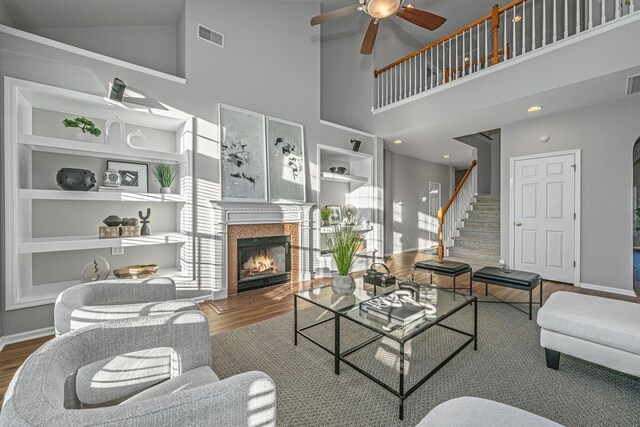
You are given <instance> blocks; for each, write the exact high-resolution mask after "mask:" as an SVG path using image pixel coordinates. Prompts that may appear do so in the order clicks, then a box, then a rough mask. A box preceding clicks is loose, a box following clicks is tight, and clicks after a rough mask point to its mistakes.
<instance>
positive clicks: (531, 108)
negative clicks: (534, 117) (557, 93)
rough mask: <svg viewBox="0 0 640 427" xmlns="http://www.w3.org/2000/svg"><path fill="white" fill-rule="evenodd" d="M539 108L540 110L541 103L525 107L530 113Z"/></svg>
mask: <svg viewBox="0 0 640 427" xmlns="http://www.w3.org/2000/svg"><path fill="white" fill-rule="evenodd" d="M540 110H542V106H541V105H534V106H533V107H529V108H527V111H528V112H530V113H535V112H536V111H540Z"/></svg>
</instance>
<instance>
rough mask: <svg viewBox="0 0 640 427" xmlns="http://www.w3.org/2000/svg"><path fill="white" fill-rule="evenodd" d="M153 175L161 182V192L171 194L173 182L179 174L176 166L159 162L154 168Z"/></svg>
mask: <svg viewBox="0 0 640 427" xmlns="http://www.w3.org/2000/svg"><path fill="white" fill-rule="evenodd" d="M153 175H155V177H156V179H157V180H158V183H159V184H160V194H170V193H171V184H173V181H174V180H175V179H176V175H177V171H176V167H175V166H173V165H168V164H166V163H157V164H156V165H155V166H154V168H153Z"/></svg>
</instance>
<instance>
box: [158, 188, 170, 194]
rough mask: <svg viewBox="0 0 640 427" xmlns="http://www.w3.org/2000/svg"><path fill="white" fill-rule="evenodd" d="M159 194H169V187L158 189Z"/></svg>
mask: <svg viewBox="0 0 640 427" xmlns="http://www.w3.org/2000/svg"><path fill="white" fill-rule="evenodd" d="M160 194H171V187H160Z"/></svg>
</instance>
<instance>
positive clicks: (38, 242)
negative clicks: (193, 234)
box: [18, 233, 189, 254]
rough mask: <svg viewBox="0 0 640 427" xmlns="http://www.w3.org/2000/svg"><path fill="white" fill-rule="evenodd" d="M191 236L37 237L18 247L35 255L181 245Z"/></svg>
mask: <svg viewBox="0 0 640 427" xmlns="http://www.w3.org/2000/svg"><path fill="white" fill-rule="evenodd" d="M188 239H189V236H187V235H184V234H181V233H153V234H152V235H151V236H140V237H126V238H120V239H99V238H98V236H96V235H94V236H64V237H37V238H32V239H29V240H25V241H23V242H21V243H20V244H19V245H18V253H20V254H35V253H42V252H61V251H75V250H84V249H104V248H120V247H131V246H148V245H167V244H179V243H184V242H186V241H188Z"/></svg>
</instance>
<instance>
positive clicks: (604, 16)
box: [600, 0, 607, 24]
mask: <svg viewBox="0 0 640 427" xmlns="http://www.w3.org/2000/svg"><path fill="white" fill-rule="evenodd" d="M601 4H602V8H601V11H602V12H601V13H602V14H601V15H600V24H604V23H605V22H607V0H602V3H601Z"/></svg>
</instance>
